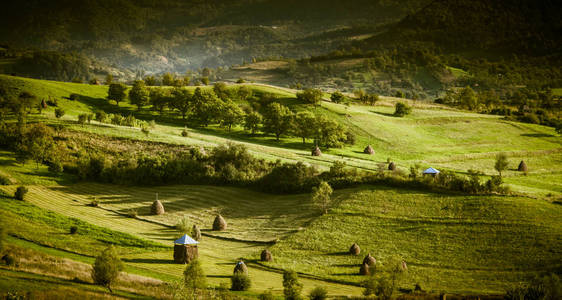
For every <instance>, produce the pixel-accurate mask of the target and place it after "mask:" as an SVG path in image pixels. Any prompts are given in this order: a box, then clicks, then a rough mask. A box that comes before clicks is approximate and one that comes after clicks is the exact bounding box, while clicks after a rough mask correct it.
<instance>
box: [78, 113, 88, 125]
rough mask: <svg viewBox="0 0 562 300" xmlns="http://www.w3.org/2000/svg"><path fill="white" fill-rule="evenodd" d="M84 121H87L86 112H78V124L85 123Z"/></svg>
mask: <svg viewBox="0 0 562 300" xmlns="http://www.w3.org/2000/svg"><path fill="white" fill-rule="evenodd" d="M86 121H88V114H79V115H78V123H80V125H84V124H86Z"/></svg>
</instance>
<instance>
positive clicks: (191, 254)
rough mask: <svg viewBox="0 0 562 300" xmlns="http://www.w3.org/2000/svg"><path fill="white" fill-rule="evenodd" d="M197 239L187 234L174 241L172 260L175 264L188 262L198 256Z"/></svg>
mask: <svg viewBox="0 0 562 300" xmlns="http://www.w3.org/2000/svg"><path fill="white" fill-rule="evenodd" d="M197 244H199V242H198V241H196V240H194V239H192V238H190V237H189V236H188V235H187V234H184V235H183V236H182V237H180V238H179V239H177V240H176V241H175V242H174V262H175V263H177V264H188V263H190V262H191V261H192V260H194V259H196V258H197V257H198V256H199V251H198V250H197Z"/></svg>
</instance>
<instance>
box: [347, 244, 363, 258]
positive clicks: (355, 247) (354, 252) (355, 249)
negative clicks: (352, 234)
mask: <svg viewBox="0 0 562 300" xmlns="http://www.w3.org/2000/svg"><path fill="white" fill-rule="evenodd" d="M349 253H350V254H351V255H359V253H361V248H359V245H357V243H353V245H351V247H350V248H349Z"/></svg>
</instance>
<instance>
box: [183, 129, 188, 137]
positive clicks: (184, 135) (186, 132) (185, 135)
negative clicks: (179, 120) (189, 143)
mask: <svg viewBox="0 0 562 300" xmlns="http://www.w3.org/2000/svg"><path fill="white" fill-rule="evenodd" d="M188 135H189V131H187V128H184V129H183V130H182V131H181V136H183V137H187V136H188Z"/></svg>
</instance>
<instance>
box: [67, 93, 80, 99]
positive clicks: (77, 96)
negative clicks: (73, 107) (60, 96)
mask: <svg viewBox="0 0 562 300" xmlns="http://www.w3.org/2000/svg"><path fill="white" fill-rule="evenodd" d="M68 99H70V100H80V95H78V94H74V93H73V94H70V97H68Z"/></svg>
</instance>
